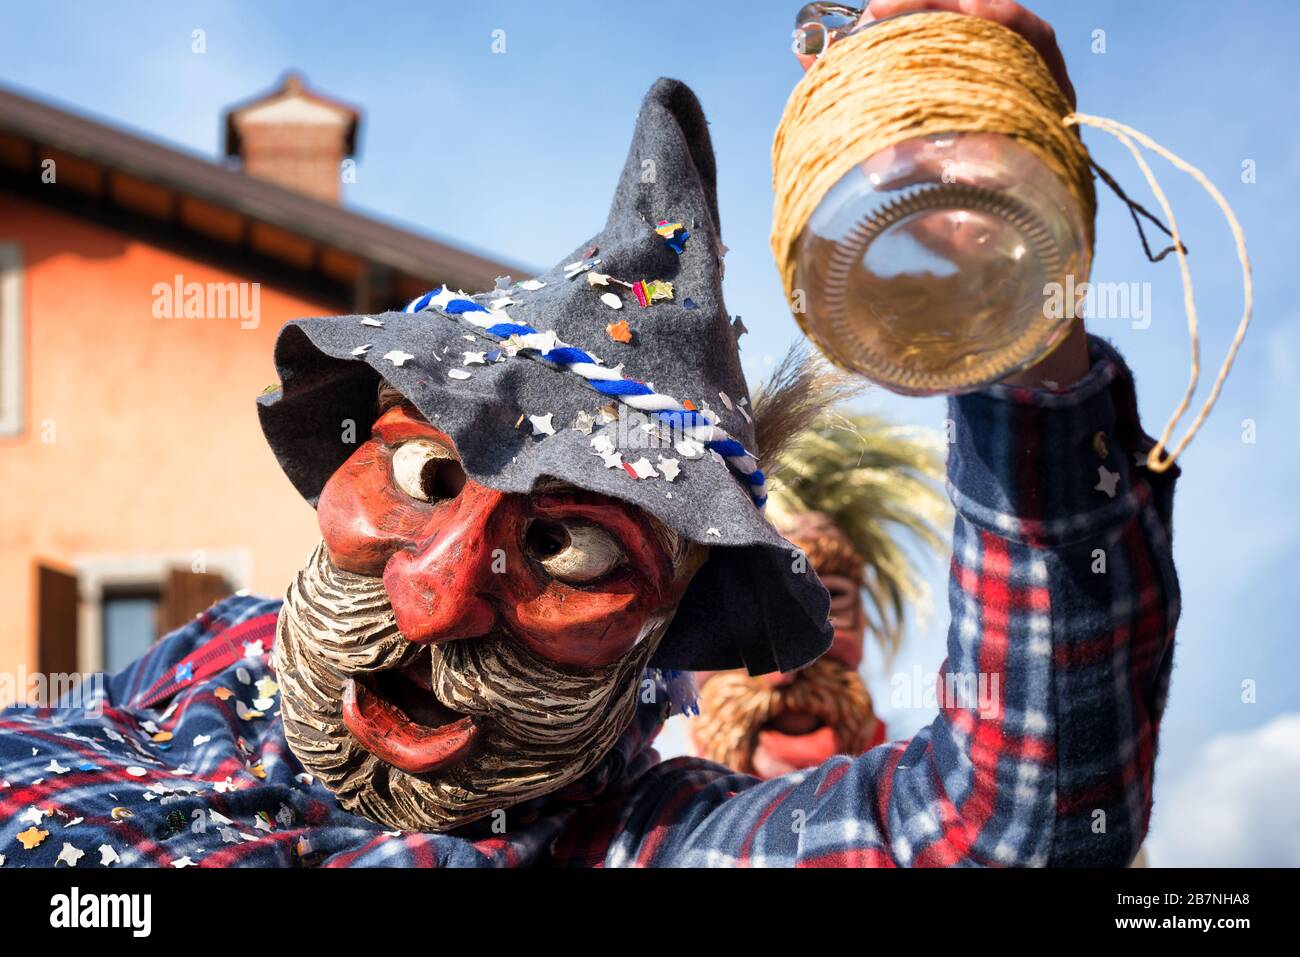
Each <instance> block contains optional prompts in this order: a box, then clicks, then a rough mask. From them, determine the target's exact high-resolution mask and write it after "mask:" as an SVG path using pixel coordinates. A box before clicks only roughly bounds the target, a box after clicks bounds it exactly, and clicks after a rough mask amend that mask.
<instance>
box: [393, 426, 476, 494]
mask: <svg viewBox="0 0 1300 957" xmlns="http://www.w3.org/2000/svg"><path fill="white" fill-rule="evenodd" d="M393 482H394V483H395V484H396V485H397V487H398V488H400V489H401V490H402V491H403V492H405V493H406V494H407V495H409V496H411V498H413V499H415V500H416V501H419V502H441V501H443V500H444V499H449V498H455V497H456V496H457V495H459V494H460V490H461V489H463V488H464V487H465V470H464V469H462V468H461V467H460V463H459V462H457V461H456V457H455V455H454V454H453V453H452V451H451V450H450V449H448V448H446V447H444V446H442V445H439V444H438V443H437V442H431V441H429V440H427V439H412V440H411V441H409V442H403V443H402V444H401V445H399V446H398V447H397V448H396V449H394V450H393Z"/></svg>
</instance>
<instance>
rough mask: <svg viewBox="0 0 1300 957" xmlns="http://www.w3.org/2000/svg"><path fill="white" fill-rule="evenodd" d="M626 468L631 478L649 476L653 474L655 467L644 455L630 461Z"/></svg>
mask: <svg viewBox="0 0 1300 957" xmlns="http://www.w3.org/2000/svg"><path fill="white" fill-rule="evenodd" d="M627 468H628V470H629V472H630V473H631V475H632V477H633V478H639V479H644V478H650V476H652V475H654V474H655V467H654V466H653V465H651V464H650V460H649V459H648V458H646V457H645V456H644V455H643V456H641V458H639V459H637V460H636V461H635V462H632V463H630V464H629V465H628V466H627Z"/></svg>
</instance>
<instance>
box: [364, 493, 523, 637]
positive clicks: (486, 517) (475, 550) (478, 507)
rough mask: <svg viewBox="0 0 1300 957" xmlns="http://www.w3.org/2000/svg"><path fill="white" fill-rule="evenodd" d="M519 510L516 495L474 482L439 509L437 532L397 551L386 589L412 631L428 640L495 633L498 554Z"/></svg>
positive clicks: (400, 620) (404, 627)
mask: <svg viewBox="0 0 1300 957" xmlns="http://www.w3.org/2000/svg"><path fill="white" fill-rule="evenodd" d="M513 511H514V506H512V503H511V500H510V497H509V496H506V495H504V494H503V493H501V492H496V491H493V490H492V489H488V488H484V487H483V486H482V485H478V484H477V483H474V482H466V483H465V487H464V488H463V489H462V490H461V491H460V494H458V495H457V496H456V497H455V498H454V499H452V500H451V501H450V502H447V503H446V504H445V505H442V506H441V507H439V508H438V509H437V511H436V512H435V513H434V515H433V517H432V518H431V521H430V527H429V536H428V537H427V538H426V539H424V540H423V541H421V542H419V543H417V544H416V545H414V546H413V547H412V548H410V549H406V550H403V551H400V552H397V553H396V554H395V555H393V557H392V558H391V559H390V560H389V562H388V564H387V566H386V567H385V569H384V587H385V588H386V589H387V591H388V597H389V600H390V601H391V602H392V603H393V612H394V614H395V615H396V617H397V627H398V628H400V629H401V632H402V634H403V635H404V636H406V637H407V638H409V639H410V640H411V641H416V642H420V643H422V644H424V643H428V642H435V641H450V640H452V639H455V638H473V637H475V636H477V635H483V634H486V633H487V632H489V631H491V630H492V627H493V625H495V624H496V620H497V612H496V609H495V608H494V607H493V605H492V602H491V601H490V599H489V595H490V592H491V590H492V584H493V582H492V579H493V578H495V577H497V576H495V575H494V574H493V570H492V567H493V559H494V556H495V557H502V553H501V552H499V551H498V550H499V549H501V548H503V547H504V543H505V542H506V541H507V535H506V534H504V533H505V531H506V530H507V527H508V525H509V523H510V521H511V513H512V512H513ZM503 565H504V563H503V562H502V563H501V564H499V565H498V567H499V568H503Z"/></svg>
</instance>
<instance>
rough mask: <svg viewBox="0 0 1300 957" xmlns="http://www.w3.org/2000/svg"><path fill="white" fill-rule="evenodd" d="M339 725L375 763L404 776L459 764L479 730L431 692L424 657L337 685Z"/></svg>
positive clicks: (471, 748)
mask: <svg viewBox="0 0 1300 957" xmlns="http://www.w3.org/2000/svg"><path fill="white" fill-rule="evenodd" d="M343 724H344V727H346V728H347V729H348V732H349V733H350V734H351V735H352V737H353V738H355V739H356V740H357V742H358V743H359V744H360V745H361V746H362V747H363V748H365V749H366V750H367V751H369V752H370V753H371V754H373V755H375V757H377V758H379V759H380V760H381V761H384V762H385V763H387V764H391V765H392V766H393V767H395V768H397V769H399V770H401V771H405V772H406V773H408V774H429V773H431V772H434V771H440V770H443V769H445V768H448V767H451V766H453V765H457V764H460V763H461V762H463V761H464V760H465V759H466V758H468V757H469V756H470V755H471V754H472V753H473V752H474V750H475V748H476V746H477V744H478V739H479V736H480V734H481V732H482V726H481V725H480V724H479V723H478V721H477V720H476V719H475V718H474V717H472V716H470V715H467V714H462V713H461V712H459V711H455V710H453V709H451V708H449V707H447V706H446V705H444V704H443V703H442V702H441V701H440V700H438V697H437V695H435V694H434V692H433V683H432V674H431V665H430V660H429V655H428V652H427V651H425V652H423V653H421V654H418V655H416V656H415V657H414V658H413V659H411V660H410V661H408V662H406V663H404V664H401V665H398V666H396V667H393V668H387V669H384V670H382V671H373V672H368V673H365V674H356V675H352V676H350V677H348V678H347V679H346V680H345V682H344V685H343Z"/></svg>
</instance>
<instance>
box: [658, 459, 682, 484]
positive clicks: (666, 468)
mask: <svg viewBox="0 0 1300 957" xmlns="http://www.w3.org/2000/svg"><path fill="white" fill-rule="evenodd" d="M681 470H682V467H681V464H680V463H679V462H678V460H677V459H666V458H664V457H663V456H662V455H661V456H659V472H660V474H661V475H663V477H664V478H665V479H666V480H668V481H669V482H671V481H672V480H673V479H675V478H677V476H678V474H679V473H680V472H681Z"/></svg>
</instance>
